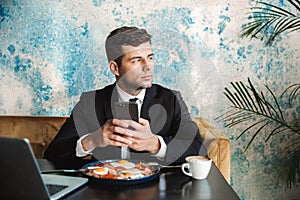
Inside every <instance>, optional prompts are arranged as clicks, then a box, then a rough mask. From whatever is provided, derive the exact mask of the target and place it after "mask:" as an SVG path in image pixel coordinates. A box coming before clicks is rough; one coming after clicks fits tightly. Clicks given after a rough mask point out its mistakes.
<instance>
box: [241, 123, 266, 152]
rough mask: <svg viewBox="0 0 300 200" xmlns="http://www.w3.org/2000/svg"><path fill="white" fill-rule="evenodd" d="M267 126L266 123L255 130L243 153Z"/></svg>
mask: <svg viewBox="0 0 300 200" xmlns="http://www.w3.org/2000/svg"><path fill="white" fill-rule="evenodd" d="M267 125H268V123H266V124H263V125H262V126H261V127H260V128H259V129H257V131H256V132H255V133H254V135H253V136H252V138H251V139H250V141H249V142H248V144H247V146H246V148H245V150H244V151H247V149H248V148H249V147H250V145H251V144H252V142H253V141H254V139H255V138H256V136H257V135H258V134H259V133H260V132H261V130H262V129H263V128H264V127H266V126H267Z"/></svg>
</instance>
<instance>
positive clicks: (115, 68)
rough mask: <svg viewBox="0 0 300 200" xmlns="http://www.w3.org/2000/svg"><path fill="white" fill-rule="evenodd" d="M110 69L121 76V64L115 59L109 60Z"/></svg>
mask: <svg viewBox="0 0 300 200" xmlns="http://www.w3.org/2000/svg"><path fill="white" fill-rule="evenodd" d="M109 69H110V71H111V72H112V73H113V74H114V75H115V76H120V72H119V66H118V64H117V63H116V62H115V61H110V62H109Z"/></svg>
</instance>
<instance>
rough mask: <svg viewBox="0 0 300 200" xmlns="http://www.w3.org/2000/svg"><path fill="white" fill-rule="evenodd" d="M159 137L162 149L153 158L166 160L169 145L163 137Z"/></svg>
mask: <svg viewBox="0 0 300 200" xmlns="http://www.w3.org/2000/svg"><path fill="white" fill-rule="evenodd" d="M157 137H158V139H159V142H160V149H159V151H158V152H157V153H156V154H154V155H153V156H154V157H157V158H160V159H162V158H164V157H165V155H166V152H167V145H166V143H165V141H164V139H163V138H162V137H161V136H159V135H157Z"/></svg>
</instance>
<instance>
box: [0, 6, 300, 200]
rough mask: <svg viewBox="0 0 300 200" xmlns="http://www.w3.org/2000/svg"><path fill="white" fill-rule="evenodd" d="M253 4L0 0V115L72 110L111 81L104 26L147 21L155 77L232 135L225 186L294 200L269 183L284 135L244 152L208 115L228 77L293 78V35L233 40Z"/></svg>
mask: <svg viewBox="0 0 300 200" xmlns="http://www.w3.org/2000/svg"><path fill="white" fill-rule="evenodd" d="M272 2H273V3H277V4H283V5H285V4H284V2H285V1H275V0H273V1H272ZM251 4H254V2H252V1H248V0H241V1H229V0H223V1H209V0H202V1H196V0H195V1H180V0H172V1H171V0H170V1H167V0H166V1H162V0H153V1H139V2H138V3H136V2H135V1H129V0H115V1H112V0H110V1H108V0H107V1H106V0H102V1H101V0H84V1H72V0H58V1H50V0H27V1H22V0H0V36H1V37H0V38H1V40H0V69H1V74H0V114H1V115H59V116H60V115H62V116H64V115H69V114H70V111H71V109H72V108H73V106H74V104H75V103H76V102H77V100H78V98H79V96H80V94H81V92H82V91H86V90H91V89H96V88H101V87H103V86H104V85H106V84H108V83H112V82H113V80H114V77H113V76H112V74H111V73H110V71H109V69H108V66H107V61H106V57H105V51H104V48H103V47H104V40H105V37H106V36H107V34H108V33H109V31H110V30H112V29H114V28H116V27H119V26H122V25H134V26H139V27H144V28H146V29H147V30H148V31H149V32H150V33H151V34H152V35H153V45H154V53H155V61H156V69H155V75H156V78H155V82H157V83H160V84H163V85H165V86H167V87H169V88H172V89H178V90H180V91H181V92H182V95H183V97H184V99H185V100H186V102H187V104H188V106H189V109H190V112H191V114H192V116H196V115H202V116H204V117H206V118H207V119H208V120H209V121H210V122H211V123H213V124H214V125H215V126H216V127H217V128H219V129H220V130H222V131H223V132H224V133H225V134H226V135H227V136H228V137H229V138H230V139H231V143H232V147H231V148H232V169H231V176H232V183H231V184H232V186H233V188H234V189H235V190H236V192H237V193H238V195H239V196H240V197H241V199H247V200H248V199H292V198H293V197H295V196H296V193H297V190H296V189H295V190H286V189H284V188H283V187H282V186H280V185H278V184H277V183H276V182H275V180H276V179H275V176H276V174H277V170H278V164H279V163H280V158H281V157H282V156H283V155H281V154H280V152H281V150H282V149H284V146H285V145H286V140H285V139H282V138H274V139H273V140H272V141H271V142H270V143H268V144H264V142H263V139H259V140H261V141H259V142H257V143H256V144H255V145H253V146H252V147H251V148H250V149H249V150H248V151H247V152H246V153H244V152H243V149H244V147H245V145H246V143H245V140H246V138H243V139H242V140H238V141H236V140H235V138H236V136H237V135H238V133H239V132H240V128H239V127H237V128H235V129H227V128H223V124H222V123H221V122H218V121H215V118H216V117H217V116H219V115H220V114H221V113H223V111H224V109H225V108H227V106H228V105H229V104H228V102H227V100H226V99H225V97H224V95H223V89H224V87H226V86H229V82H230V81H240V80H242V81H246V78H247V77H250V78H251V79H252V80H253V81H255V82H256V83H257V84H258V85H262V84H266V85H268V86H269V87H270V88H272V89H273V90H275V91H276V92H277V93H278V94H280V93H281V92H282V91H283V89H284V88H286V87H287V86H288V85H289V84H291V83H295V82H297V81H299V67H298V63H299V61H300V57H299V46H300V45H299V43H300V40H299V33H294V34H290V35H283V36H282V37H280V38H279V39H278V40H276V41H275V45H274V46H272V47H264V46H263V43H262V42H261V41H258V40H249V39H242V38H240V37H239V33H240V32H239V31H240V29H241V27H242V25H243V24H245V23H246V19H247V14H246V13H247V12H248V10H247V8H249V7H250V5H251ZM274 146H275V147H276V146H278V148H274Z"/></svg>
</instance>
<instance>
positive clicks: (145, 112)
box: [141, 85, 157, 120]
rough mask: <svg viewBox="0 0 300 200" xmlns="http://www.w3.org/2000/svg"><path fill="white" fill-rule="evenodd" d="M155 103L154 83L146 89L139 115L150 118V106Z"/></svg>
mask: <svg viewBox="0 0 300 200" xmlns="http://www.w3.org/2000/svg"><path fill="white" fill-rule="evenodd" d="M156 103H157V98H156V87H155V85H152V87H151V88H149V89H147V90H146V94H145V98H144V101H143V105H142V108H141V117H142V118H144V119H148V120H150V117H149V110H150V107H151V106H152V105H153V104H156Z"/></svg>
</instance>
